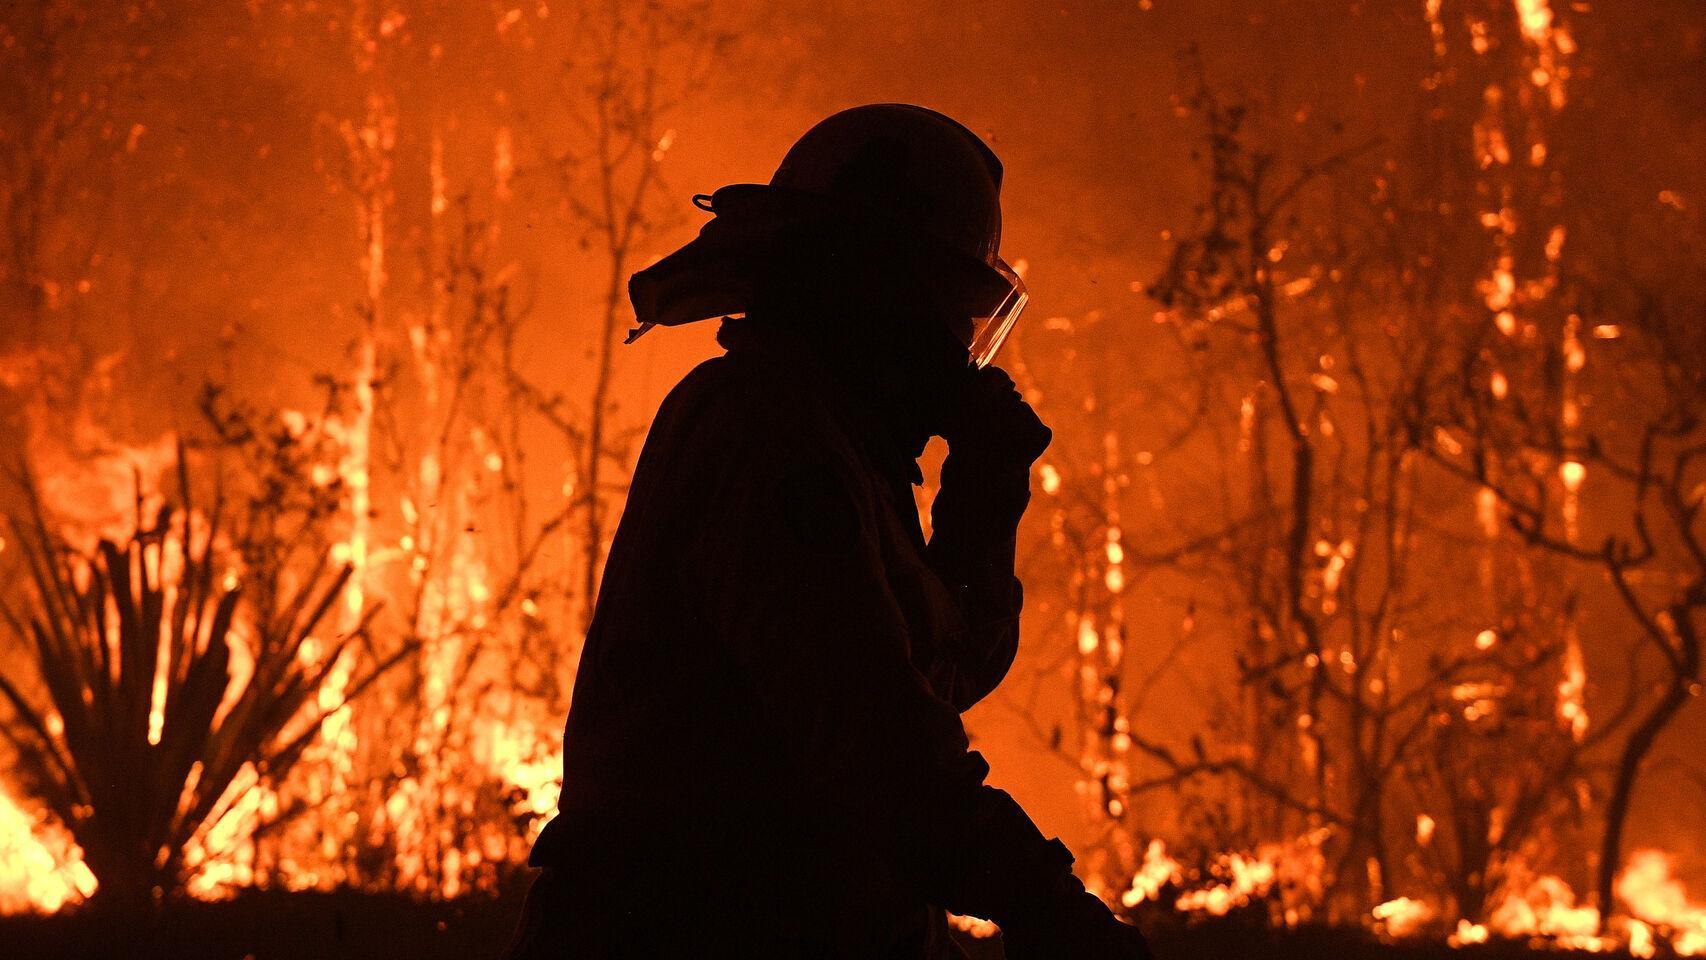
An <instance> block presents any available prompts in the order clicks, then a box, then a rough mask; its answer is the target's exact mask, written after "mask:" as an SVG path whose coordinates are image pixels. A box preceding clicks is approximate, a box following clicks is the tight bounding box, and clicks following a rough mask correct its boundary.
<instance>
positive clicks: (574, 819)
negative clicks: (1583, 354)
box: [529, 321, 1071, 958]
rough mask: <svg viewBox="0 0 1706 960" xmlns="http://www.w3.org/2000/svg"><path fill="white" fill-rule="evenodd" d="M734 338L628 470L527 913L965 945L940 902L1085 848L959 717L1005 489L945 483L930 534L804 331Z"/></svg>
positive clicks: (690, 932) (1013, 626)
mask: <svg viewBox="0 0 1706 960" xmlns="http://www.w3.org/2000/svg"><path fill="white" fill-rule="evenodd" d="M746 323H750V321H748V322H746ZM723 342H724V343H725V344H726V345H728V346H729V351H728V352H727V354H726V355H724V356H721V357H718V358H716V359H713V360H710V361H707V362H706V363H704V364H702V365H700V366H699V367H698V368H697V369H695V370H694V371H693V372H692V373H691V374H689V375H688V376H687V377H686V378H685V379H684V380H683V381H682V382H681V383H680V385H678V386H677V387H676V388H675V390H674V391H673V392H672V393H671V394H670V395H669V397H668V399H667V400H665V401H664V403H663V406H662V408H661V409H660V410H659V412H658V415H657V418H656V421H655V423H654V424H653V426H652V429H651V433H650V435H649V436H648V438H647V440H646V443H645V447H644V449H643V451H642V453H641V455H640V458H639V462H638V465H637V467H636V469H635V473H634V479H633V485H632V487H631V489H630V491H629V494H628V502H627V508H626V512H625V513H624V515H623V517H622V520H621V522H620V525H619V527H618V529H617V532H616V536H615V539H614V541H613V543H612V544H611V548H610V553H609V558H608V562H607V564H606V567H605V572H604V579H603V584H602V587H601V589H600V593H599V597H598V603H597V608H596V612H595V615H594V617H593V621H592V628H591V631H590V633H589V634H588V636H587V639H586V646H585V648H584V651H583V653H582V656H581V660H580V666H579V671H578V674H577V676H576V681H575V688H574V700H573V704H572V706H571V709H570V713H569V720H568V728H567V734H566V742H565V758H566V759H565V771H564V783H563V794H562V803H561V812H560V814H559V816H558V817H557V819H555V820H554V821H552V822H551V823H550V824H549V825H548V827H547V828H546V830H545V832H544V834H543V835H542V836H541V838H540V840H539V842H538V843H537V845H536V846H535V849H534V853H533V863H534V865H535V866H543V867H547V868H549V869H548V870H547V871H546V875H547V879H546V881H545V882H542V883H541V885H540V887H539V888H537V889H536V891H535V893H534V895H533V899H534V900H535V901H541V902H535V903H532V904H530V906H529V911H530V912H533V913H540V912H543V913H546V914H549V916H548V917H546V918H545V920H546V923H547V926H548V927H549V928H550V929H552V930H554V931H555V932H554V933H552V934H550V936H551V937H552V938H553V939H559V940H561V939H568V940H570V941H572V942H573V943H574V944H576V945H577V947H576V949H574V950H572V951H570V952H568V953H565V954H563V955H566V956H583V957H591V956H630V955H632V956H669V955H673V954H675V953H680V954H682V955H693V956H703V955H724V951H727V954H728V955H742V956H795V955H797V956H813V957H837V956H847V957H908V958H913V957H945V956H954V955H955V953H956V950H955V948H953V947H952V946H951V945H949V943H948V941H947V938H946V926H945V920H944V917H943V908H948V909H951V910H953V911H955V912H959V913H967V914H973V915H978V916H985V917H995V918H997V919H999V918H1000V917H1001V916H1003V915H1004V913H1007V912H1010V911H1012V910H1014V909H1017V905H1018V904H1020V903H1022V901H1024V900H1025V898H1026V897H1028V896H1030V895H1031V890H1030V889H1029V888H1030V887H1033V886H1038V885H1045V884H1046V883H1047V882H1048V881H1049V878H1051V877H1054V876H1058V875H1060V874H1063V873H1064V872H1065V871H1066V869H1067V867H1068V866H1069V864H1070V860H1071V858H1070V855H1068V854H1066V852H1065V848H1064V847H1062V846H1060V845H1059V843H1058V842H1055V841H1048V840H1045V839H1044V838H1043V837H1042V836H1041V835H1040V834H1039V833H1038V832H1037V830H1036V828H1035V827H1034V826H1033V825H1032V824H1031V822H1030V820H1029V819H1028V818H1027V817H1026V816H1025V815H1024V813H1023V812H1022V811H1020V810H1019V808H1018V807H1017V805H1016V804H1014V803H1013V801H1012V800H1011V798H1009V797H1008V796H1007V794H1005V793H1003V792H1001V791H999V790H996V789H994V788H991V787H989V786H986V785H984V783H983V779H984V775H985V773H986V772H987V767H986V765H985V763H984V761H983V759H982V757H980V756H979V755H978V754H977V753H975V752H972V751H971V750H970V749H969V748H968V743H967V739H966V734H965V730H964V728H963V726H962V725H961V721H960V712H961V711H963V710H965V709H967V708H969V707H970V706H971V705H972V704H974V703H976V702H977V701H978V700H980V699H981V698H982V697H984V696H985V695H986V694H988V693H989V692H990V691H991V690H992V689H994V687H995V685H996V684H997V683H998V682H1000V680H1001V678H1002V677H1003V675H1004V674H1005V673H1006V672H1007V669H1008V667H1009V666H1010V664H1011V663H1012V660H1013V655H1014V651H1015V648H1016V644H1017V641H1018V623H1019V604H1020V591H1019V584H1018V581H1017V580H1016V579H1015V578H1014V576H1013V554H1012V550H1013V547H1012V523H1011V521H1012V520H1016V511H1013V516H1012V517H1011V518H1008V519H1007V521H1006V522H1003V521H1001V520H997V521H995V522H994V523H993V524H990V523H988V522H987V521H988V518H987V517H984V516H983V511H982V510H981V508H980V505H979V504H978V500H979V496H980V494H979V490H978V485H977V483H976V482H971V481H968V482H962V483H960V484H959V488H958V489H955V488H954V487H953V486H952V485H947V484H945V485H944V488H943V491H942V493H941V495H940V496H939V497H938V498H937V502H936V503H935V504H934V506H933V512H932V519H933V527H934V535H933V538H932V542H930V543H928V544H927V543H926V541H925V538H924V536H923V533H922V530H921V526H920V523H919V518H918V513H917V510H916V507H915V505H914V500H913V497H912V489H911V482H912V480H913V479H914V477H915V475H916V470H917V466H916V464H915V463H914V461H913V460H912V459H911V457H910V456H908V455H907V454H906V453H905V452H904V451H902V450H901V449H899V447H898V446H897V445H896V444H894V443H893V442H892V441H890V440H888V439H887V435H886V434H885V432H884V431H883V430H882V428H881V427H880V425H879V424H878V423H876V422H875V421H874V420H873V419H871V417H870V416H869V415H868V414H867V413H865V412H864V411H863V408H862V407H861V406H860V404H859V401H858V398H857V397H856V396H855V395H854V393H853V391H851V390H850V389H848V388H847V387H846V386H845V384H844V382H843V381H842V380H841V379H839V378H837V377H836V376H834V375H833V374H831V373H830V372H829V370H828V369H827V368H826V366H825V365H824V364H823V363H822V362H821V361H819V360H818V359H817V358H816V357H815V355H814V354H813V352H812V350H811V349H810V348H809V347H808V346H806V344H805V343H804V342H803V341H801V340H798V339H796V338H795V337H793V336H790V335H786V334H781V333H775V332H772V331H768V330H758V329H753V328H751V327H748V326H744V325H743V322H742V321H726V322H725V328H724V334H723ZM1023 482H1024V481H1023V479H1021V480H1020V483H1021V484H1023ZM1021 496H1023V493H1022V492H1021ZM1020 509H1022V502H1021V504H1020ZM1002 526H1005V527H1006V529H1005V530H1002V529H1000V528H1001V527H1002ZM533 919H534V920H535V921H538V920H540V918H539V917H537V916H535V917H534V918H533Z"/></svg>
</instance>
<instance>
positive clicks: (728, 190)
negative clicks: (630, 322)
mask: <svg viewBox="0 0 1706 960" xmlns="http://www.w3.org/2000/svg"><path fill="white" fill-rule="evenodd" d="M708 206H709V209H710V210H711V212H712V213H713V214H714V216H713V218H712V219H711V220H710V221H709V222H707V223H706V224H705V226H704V227H703V228H702V229H701V230H700V232H699V236H697V237H695V238H694V239H693V240H691V241H689V242H688V243H687V244H685V245H684V246H682V247H681V249H679V250H676V251H675V252H674V253H671V254H669V255H668V256H666V257H664V258H663V259H661V260H659V261H658V262H657V263H654V264H652V265H651V266H649V267H647V268H646V269H644V270H641V271H639V272H638V273H636V274H634V276H633V277H632V278H631V279H630V280H629V284H628V292H629V298H630V300H631V301H632V303H633V306H634V315H635V319H636V320H637V321H638V322H639V323H640V325H641V326H642V327H648V326H650V325H653V324H656V325H660V326H678V325H681V324H684V323H693V322H696V321H699V320H706V319H710V318H712V317H720V316H726V315H730V314H740V313H745V312H747V310H748V309H749V308H750V306H751V303H752V298H753V295H754V292H755V291H756V290H757V289H758V287H759V285H760V284H761V283H763V282H764V280H765V279H766V278H767V276H768V271H767V269H766V265H768V264H774V263H777V262H781V261H782V260H783V259H784V258H785V256H786V254H787V253H788V252H789V250H788V248H789V246H790V245H791V244H792V243H793V242H794V241H795V239H796V238H797V237H798V232H799V229H800V228H801V227H802V226H804V225H811V224H820V225H825V226H834V227H844V228H846V229H850V230H858V231H860V232H861V234H862V235H864V236H868V237H870V238H872V239H873V242H880V243H884V244H892V245H893V247H894V248H895V252H897V253H899V254H901V255H902V256H903V257H905V258H906V259H907V260H908V261H909V262H911V263H913V264H914V265H915V266H916V267H917V268H919V269H920V271H921V272H923V273H924V274H925V275H926V276H927V277H928V278H929V291H928V293H929V295H930V296H931V297H932V298H933V299H935V300H936V301H937V302H938V304H939V305H940V306H942V307H943V308H944V309H947V310H950V311H953V312H956V313H963V314H964V315H965V316H967V317H984V316H989V315H991V314H992V313H993V312H995V311H997V310H999V309H1000V308H1001V306H1002V304H1003V303H1004V302H1006V301H1007V300H1008V299H1009V298H1010V297H1011V295H1012V292H1013V283H1012V280H1011V279H1010V272H1008V273H1004V272H1003V271H1002V270H1001V269H998V268H997V266H996V265H994V264H990V263H987V262H984V261H983V260H981V259H979V258H977V257H975V256H972V255H971V254H968V253H965V252H964V251H961V250H958V249H955V248H954V247H952V246H951V245H949V244H946V243H943V242H941V241H939V240H937V239H936V238H934V237H930V236H924V235H920V234H919V233H918V232H917V231H914V230H908V229H907V228H906V227H905V225H904V224H902V223H900V222H899V221H897V220H894V219H892V218H888V217H885V216H884V215H882V214H881V213H877V212H874V211H870V210H863V209H859V208H857V207H855V206H853V205H850V204H846V203H843V202H841V201H838V200H835V199H833V198H828V197H824V196H820V195H818V194H815V193H810V192H807V191H802V190H794V189H790V188H787V187H777V186H773V185H770V184H759V183H740V184H731V185H729V186H725V187H723V188H721V189H719V190H717V191H716V193H714V194H712V195H711V198H710V203H709V204H708Z"/></svg>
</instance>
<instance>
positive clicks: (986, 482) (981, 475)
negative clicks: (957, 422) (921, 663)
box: [927, 454, 1030, 711]
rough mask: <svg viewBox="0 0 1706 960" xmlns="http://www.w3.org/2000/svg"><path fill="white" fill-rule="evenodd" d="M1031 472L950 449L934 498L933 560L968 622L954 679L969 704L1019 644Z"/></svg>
mask: <svg viewBox="0 0 1706 960" xmlns="http://www.w3.org/2000/svg"><path fill="white" fill-rule="evenodd" d="M1029 499H1030V490H1029V474H1028V472H1027V471H1025V470H1023V469H1020V470H1018V471H1002V472H1000V473H998V474H993V475H992V474H991V473H990V472H989V471H982V470H978V469H977V468H976V467H975V466H973V465H971V464H968V463H967V462H966V460H965V458H964V457H962V456H960V455H958V454H950V455H949V457H948V460H947V462H946V463H944V464H943V467H942V487H941V490H940V492H939V493H938V494H937V495H936V500H935V502H934V503H933V504H932V505H931V510H930V515H931V524H930V526H931V536H930V545H929V549H928V552H927V554H928V557H929V561H930V566H931V568H932V569H933V570H935V572H936V575H937V576H938V577H939V578H940V579H941V581H942V583H943V584H945V585H946V586H947V588H948V591H949V592H950V593H951V594H952V595H953V596H954V599H955V602H956V603H957V604H958V605H959V607H960V612H961V615H962V616H963V618H964V620H965V624H966V633H965V635H964V637H962V638H960V639H961V642H960V643H959V644H958V645H957V646H956V647H955V648H954V649H953V650H952V651H949V653H950V654H951V655H952V656H953V658H954V663H952V664H951V665H949V666H950V668H951V669H949V670H945V671H943V673H944V674H946V675H948V676H951V677H952V678H953V679H952V682H951V683H950V684H948V686H949V688H950V689H951V691H952V696H951V699H952V700H953V702H954V705H955V706H956V707H958V708H959V709H960V710H962V711H964V710H967V709H970V708H971V706H972V705H973V704H975V703H977V702H978V701H979V700H982V699H983V698H984V697H986V696H988V695H989V694H990V692H991V691H993V690H994V689H995V688H996V686H997V685H999V684H1000V683H1001V681H1002V679H1003V678H1004V677H1006V676H1007V671H1008V670H1009V669H1010V668H1011V667H1012V665H1013V658H1014V656H1015V655H1016V654H1017V652H1018V649H1019V612H1020V608H1021V606H1022V604H1023V601H1024V592H1023V589H1022V588H1021V586H1020V584H1019V579H1018V577H1016V576H1014V574H1013V565H1014V553H1015V542H1016V540H1015V538H1016V532H1017V528H1018V523H1019V517H1020V516H1021V515H1022V514H1023V513H1024V510H1025V505H1026V504H1027V503H1028V502H1029Z"/></svg>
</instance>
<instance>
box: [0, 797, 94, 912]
mask: <svg viewBox="0 0 1706 960" xmlns="http://www.w3.org/2000/svg"><path fill="white" fill-rule="evenodd" d="M96 886H97V884H96V882H95V875H94V874H93V873H90V872H89V868H88V866H87V865H85V864H84V863H83V852H82V851H81V850H79V849H78V848H77V845H76V843H75V842H73V841H72V839H71V836H70V834H68V833H66V832H65V831H64V830H63V829H60V828H59V827H57V826H55V825H53V824H51V823H47V822H44V821H43V819H42V818H40V817H35V816H31V815H30V814H29V813H27V812H26V811H25V810H24V808H23V807H20V806H19V805H18V803H17V801H15V800H13V799H12V797H11V795H10V794H8V793H7V792H6V791H5V790H3V789H0V914H13V913H53V912H55V911H57V910H59V909H61V908H62V907H65V906H66V905H68V904H72V903H77V902H79V901H82V900H86V899H88V898H89V897H91V896H94V893H95V888H96Z"/></svg>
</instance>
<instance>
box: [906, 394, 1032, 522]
mask: <svg viewBox="0 0 1706 960" xmlns="http://www.w3.org/2000/svg"><path fill="white" fill-rule="evenodd" d="M956 390H957V396H956V397H955V399H954V402H953V403H952V407H951V409H952V414H951V416H950V417H949V420H948V422H947V423H946V424H944V426H943V428H942V439H944V440H946V441H948V459H947V460H946V461H944V462H943V464H942V491H941V495H940V496H939V497H937V499H936V506H935V508H934V510H933V513H932V523H933V526H934V527H935V529H936V530H937V531H944V532H947V533H948V535H949V537H950V538H951V539H957V540H962V541H963V542H965V543H968V544H976V543H985V542H987V543H991V544H994V543H1001V542H1003V541H1006V540H1010V539H1011V538H1012V536H1013V531H1014V529H1015V528H1016V527H1017V526H1018V524H1019V517H1020V516H1022V515H1023V514H1024V512H1025V505H1026V504H1027V503H1029V502H1030V496H1031V487H1030V482H1031V464H1032V462H1034V461H1035V460H1036V459H1037V458H1038V457H1040V456H1042V453H1043V451H1044V450H1045V449H1047V448H1048V445H1049V441H1050V440H1052V439H1053V438H1054V433H1053V432H1052V431H1050V430H1049V428H1048V427H1047V426H1045V425H1044V424H1043V422H1042V420H1041V419H1039V418H1038V417H1037V413H1036V411H1035V410H1032V409H1031V405H1030V404H1028V403H1026V402H1025V399H1024V398H1023V397H1021V396H1020V395H1019V391H1018V389H1017V388H1015V387H1014V385H1013V379H1012V378H1011V377H1009V376H1007V374H1006V373H1005V372H1003V371H1002V370H1000V369H999V368H996V367H984V368H983V369H981V370H978V369H975V368H971V367H968V368H966V371H965V374H964V376H963V378H962V379H961V381H960V382H959V383H958V384H957V385H956Z"/></svg>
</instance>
